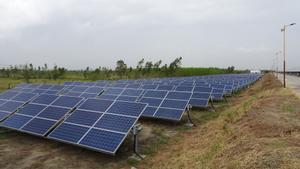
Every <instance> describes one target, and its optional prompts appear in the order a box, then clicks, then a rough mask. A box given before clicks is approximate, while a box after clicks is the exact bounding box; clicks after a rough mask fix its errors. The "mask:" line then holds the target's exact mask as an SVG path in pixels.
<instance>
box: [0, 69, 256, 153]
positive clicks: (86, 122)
mask: <svg viewBox="0 0 300 169" xmlns="http://www.w3.org/2000/svg"><path fill="white" fill-rule="evenodd" d="M259 77H260V75H250V74H238V75H214V76H195V77H178V78H154V79H138V80H118V81H97V82H66V83H64V84H63V85H53V84H19V85H17V86H16V87H15V88H13V89H10V90H8V91H6V92H3V93H0V122H1V123H0V125H1V126H2V127H5V128H9V129H14V130H17V131H20V132H25V133H30V134H33V135H37V136H41V137H46V138H50V139H54V140H57V141H61V142H66V143H70V144H74V145H77V146H80V147H85V148H89V149H93V150H96V151H100V152H104V153H108V154H115V153H116V151H117V150H118V148H119V147H120V145H121V144H122V142H123V141H124V139H125V138H126V136H127V135H128V133H129V131H130V130H131V128H132V127H133V126H134V125H135V123H136V122H137V120H138V119H139V118H140V117H147V118H156V119H164V120H172V121H180V120H181V118H182V116H183V114H184V112H185V111H186V110H187V109H188V108H189V107H190V106H192V107H200V108H207V107H208V106H209V102H210V101H211V100H213V101H216V100H222V99H223V97H224V96H228V95H231V94H232V93H233V92H234V91H237V90H239V89H241V88H243V87H245V86H248V85H249V84H251V83H254V82H255V81H256V80H257V79H258V78H259Z"/></svg>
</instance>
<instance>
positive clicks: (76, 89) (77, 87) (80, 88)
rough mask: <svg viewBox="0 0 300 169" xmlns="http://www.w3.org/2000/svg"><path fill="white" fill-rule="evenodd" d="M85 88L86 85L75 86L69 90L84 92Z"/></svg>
mask: <svg viewBox="0 0 300 169" xmlns="http://www.w3.org/2000/svg"><path fill="white" fill-rule="evenodd" d="M87 89H88V87H86V86H75V87H74V88H72V89H71V92H84V91H85V90H87Z"/></svg>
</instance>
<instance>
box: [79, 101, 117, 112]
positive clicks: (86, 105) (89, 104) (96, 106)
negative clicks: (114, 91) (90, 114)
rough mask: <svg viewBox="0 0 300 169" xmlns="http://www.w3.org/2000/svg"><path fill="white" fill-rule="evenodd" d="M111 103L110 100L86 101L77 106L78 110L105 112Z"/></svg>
mask: <svg viewBox="0 0 300 169" xmlns="http://www.w3.org/2000/svg"><path fill="white" fill-rule="evenodd" d="M112 103H113V101H111V100H103V99H87V100H86V101H85V102H83V103H82V104H81V105H80V106H79V109H83V110H92V111H97V112H105V111H106V110H107V109H108V108H109V107H110V106H111V104H112Z"/></svg>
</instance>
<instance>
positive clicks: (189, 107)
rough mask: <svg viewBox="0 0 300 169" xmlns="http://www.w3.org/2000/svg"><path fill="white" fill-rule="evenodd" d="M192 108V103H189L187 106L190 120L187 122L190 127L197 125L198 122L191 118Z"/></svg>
mask: <svg viewBox="0 0 300 169" xmlns="http://www.w3.org/2000/svg"><path fill="white" fill-rule="evenodd" d="M191 108H192V105H190V104H189V105H188V106H187V111H186V112H187V117H188V122H187V124H186V125H187V126H189V127H193V126H196V124H195V123H194V122H193V121H192V119H191V116H190V109H191Z"/></svg>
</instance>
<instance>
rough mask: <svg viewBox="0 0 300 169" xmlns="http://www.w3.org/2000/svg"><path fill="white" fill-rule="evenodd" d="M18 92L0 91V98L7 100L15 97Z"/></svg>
mask: <svg viewBox="0 0 300 169" xmlns="http://www.w3.org/2000/svg"><path fill="white" fill-rule="evenodd" d="M17 94H19V92H16V91H6V92H3V93H0V99H4V100H9V99H11V98H13V97H15V96H16V95H17Z"/></svg>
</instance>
